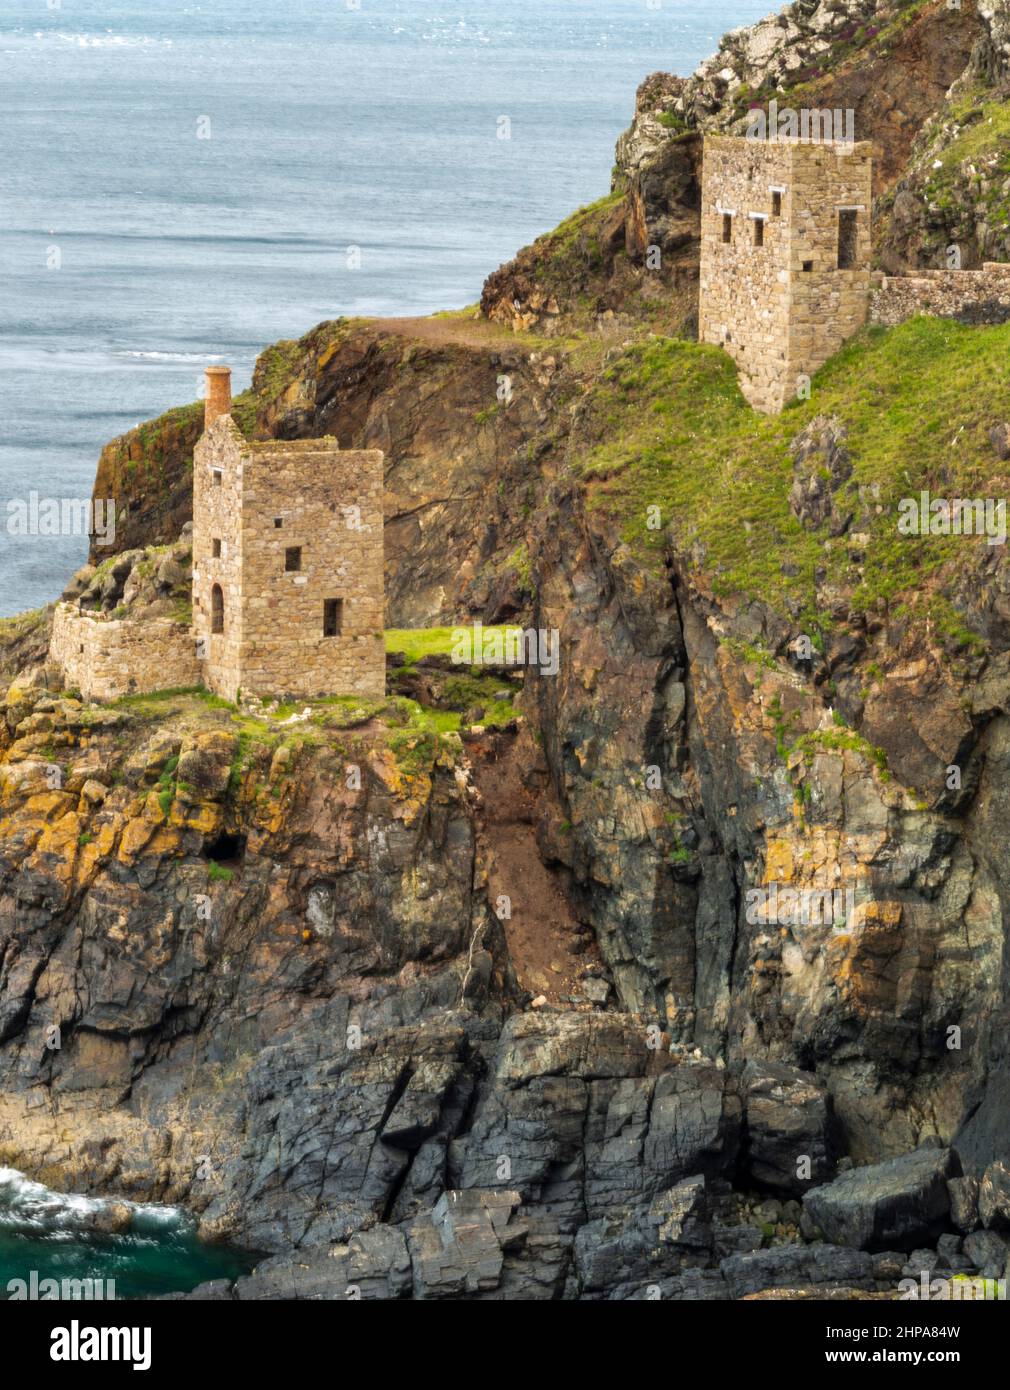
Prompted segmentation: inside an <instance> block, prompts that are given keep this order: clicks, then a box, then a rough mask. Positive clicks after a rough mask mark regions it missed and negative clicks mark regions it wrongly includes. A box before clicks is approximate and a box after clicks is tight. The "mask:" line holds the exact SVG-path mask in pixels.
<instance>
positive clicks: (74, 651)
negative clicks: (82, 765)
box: [49, 603, 201, 700]
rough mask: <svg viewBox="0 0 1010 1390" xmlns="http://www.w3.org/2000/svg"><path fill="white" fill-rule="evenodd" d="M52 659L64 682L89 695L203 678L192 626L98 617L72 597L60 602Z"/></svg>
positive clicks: (104, 696)
mask: <svg viewBox="0 0 1010 1390" xmlns="http://www.w3.org/2000/svg"><path fill="white" fill-rule="evenodd" d="M49 660H50V662H51V663H52V664H53V665H54V666H57V667H58V668H59V670H60V672H61V674H62V678H63V684H64V686H65V687H66V688H67V689H68V690H79V691H80V692H81V694H82V695H83V696H84V698H85V699H87V700H114V699H116V698H117V697H118V696H120V695H143V694H146V693H147V692H148V691H151V690H165V689H169V688H170V687H172V686H192V685H198V684H199V683H200V679H201V675H200V663H199V661H198V660H197V656H196V644H195V642H194V641H193V635H192V632H191V630H190V629H189V627H186V626H183V625H181V624H180V623H176V622H173V621H172V620H171V619H170V618H155V619H151V620H149V621H147V622H137V621H134V620H132V619H130V618H123V619H120V620H116V619H111V618H110V619H102V618H96V617H92V616H90V615H89V614H87V613H82V612H80V611H79V610H78V609H77V608H75V607H74V606H73V605H72V604H69V603H59V604H57V605H56V612H55V615H54V617H53V633H52V638H51V640H50V644H49Z"/></svg>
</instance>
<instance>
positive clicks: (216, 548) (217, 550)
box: [210, 536, 221, 560]
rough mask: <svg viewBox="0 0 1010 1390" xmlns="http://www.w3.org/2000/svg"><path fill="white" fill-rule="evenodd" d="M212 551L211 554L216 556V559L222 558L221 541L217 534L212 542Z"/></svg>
mask: <svg viewBox="0 0 1010 1390" xmlns="http://www.w3.org/2000/svg"><path fill="white" fill-rule="evenodd" d="M210 551H211V555H212V556H213V557H214V559H215V560H220V558H221V542H220V541H219V540H218V538H217V536H215V537H214V539H213V540H212V541H211V543H210Z"/></svg>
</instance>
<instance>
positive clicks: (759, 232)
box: [754, 217, 765, 246]
mask: <svg viewBox="0 0 1010 1390" xmlns="http://www.w3.org/2000/svg"><path fill="white" fill-rule="evenodd" d="M764 244H765V222H764V218H763V217H755V219H754V245H755V246H764Z"/></svg>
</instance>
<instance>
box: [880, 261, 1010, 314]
mask: <svg viewBox="0 0 1010 1390" xmlns="http://www.w3.org/2000/svg"><path fill="white" fill-rule="evenodd" d="M916 314H933V315H935V317H937V318H941V319H957V321H958V322H959V323H968V324H996V323H1006V322H1007V321H1008V320H1010V265H1004V264H1001V263H999V262H994V261H990V262H987V263H986V265H984V266H983V267H982V269H981V270H924V271H919V272H917V273H916V274H915V275H900V276H896V275H884V276H878V277H877V278H876V282H875V287H874V289H873V292H872V294H871V296H870V319H871V321H872V322H873V323H879V324H883V325H885V326H886V327H887V328H894V327H896V325H897V324H899V323H904V322H905V320H906V319H910V318H914V317H915V315H916Z"/></svg>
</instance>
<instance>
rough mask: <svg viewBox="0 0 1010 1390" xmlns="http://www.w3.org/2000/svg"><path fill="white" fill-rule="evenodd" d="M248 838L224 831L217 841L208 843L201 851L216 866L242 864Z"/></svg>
mask: <svg viewBox="0 0 1010 1390" xmlns="http://www.w3.org/2000/svg"><path fill="white" fill-rule="evenodd" d="M245 845H246V837H245V836H244V835H238V834H234V835H232V834H229V833H228V832H227V831H224V830H222V832H221V834H220V835H218V836H216V837H215V839H213V840H210V841H208V843H207V844H205V845H204V847H203V849H202V850H201V851H200V853H201V855H202V856H203V858H204V859H213V861H214V863H215V864H241V863H242V860H243V859H244V858H245Z"/></svg>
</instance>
